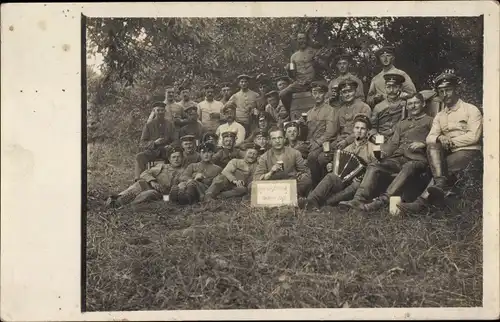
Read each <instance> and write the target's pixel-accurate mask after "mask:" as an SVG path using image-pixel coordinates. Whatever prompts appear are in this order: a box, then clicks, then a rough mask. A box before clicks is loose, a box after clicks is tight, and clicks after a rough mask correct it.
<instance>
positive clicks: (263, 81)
mask: <svg viewBox="0 0 500 322" xmlns="http://www.w3.org/2000/svg"><path fill="white" fill-rule="evenodd" d="M255 80H256V81H257V83H258V84H268V83H269V77H267V75H266V74H264V73H260V74H259V75H257V77H256V78H255Z"/></svg>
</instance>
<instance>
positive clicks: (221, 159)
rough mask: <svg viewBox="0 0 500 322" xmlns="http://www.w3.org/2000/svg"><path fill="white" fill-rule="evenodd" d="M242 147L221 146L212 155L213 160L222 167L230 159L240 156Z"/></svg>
mask: <svg viewBox="0 0 500 322" xmlns="http://www.w3.org/2000/svg"><path fill="white" fill-rule="evenodd" d="M240 153H241V151H240V149H238V148H232V149H227V148H221V149H219V151H217V152H216V153H215V154H214V156H213V157H212V162H213V163H214V164H216V165H218V166H219V167H221V168H224V167H225V166H226V165H227V164H228V163H229V161H231V160H232V159H236V158H239V157H240Z"/></svg>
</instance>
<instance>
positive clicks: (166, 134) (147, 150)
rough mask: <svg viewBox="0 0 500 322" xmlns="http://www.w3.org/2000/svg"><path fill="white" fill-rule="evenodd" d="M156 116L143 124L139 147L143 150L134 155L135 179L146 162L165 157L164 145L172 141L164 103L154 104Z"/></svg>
mask: <svg viewBox="0 0 500 322" xmlns="http://www.w3.org/2000/svg"><path fill="white" fill-rule="evenodd" d="M154 113H155V114H156V117H155V118H153V119H152V120H151V121H149V122H147V123H146V125H144V128H143V130H142V135H141V140H140V143H139V147H140V148H141V149H142V150H143V151H142V152H140V153H138V154H136V156H135V173H134V178H135V181H137V180H139V177H140V175H141V173H142V172H143V171H144V170H146V167H147V165H148V162H150V161H155V160H157V159H165V158H166V150H165V146H166V145H167V144H169V143H171V142H172V141H174V125H173V124H172V123H171V122H170V121H168V120H166V119H165V103H163V102H159V103H157V104H155V111H154Z"/></svg>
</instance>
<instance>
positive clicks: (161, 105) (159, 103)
mask: <svg viewBox="0 0 500 322" xmlns="http://www.w3.org/2000/svg"><path fill="white" fill-rule="evenodd" d="M165 106H167V104H165V103H164V102H159V101H157V102H154V103H153V107H165Z"/></svg>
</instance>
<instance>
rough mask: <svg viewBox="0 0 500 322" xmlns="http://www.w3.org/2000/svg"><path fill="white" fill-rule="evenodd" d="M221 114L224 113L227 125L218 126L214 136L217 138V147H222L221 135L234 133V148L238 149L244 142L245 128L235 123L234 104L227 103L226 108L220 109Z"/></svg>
mask: <svg viewBox="0 0 500 322" xmlns="http://www.w3.org/2000/svg"><path fill="white" fill-rule="evenodd" d="M222 113H224V118H225V119H226V122H227V123H224V124H221V125H219V127H218V128H217V131H215V134H217V135H218V136H219V143H218V145H219V146H222V136H221V133H223V132H226V131H230V132H235V133H236V140H235V142H234V146H236V147H238V146H239V145H240V144H241V143H243V141H244V140H245V135H246V131H245V127H244V126H243V125H241V124H240V123H238V122H236V121H235V116H236V104H235V103H234V102H232V101H229V102H228V103H227V104H226V106H224V108H223V109H222Z"/></svg>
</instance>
